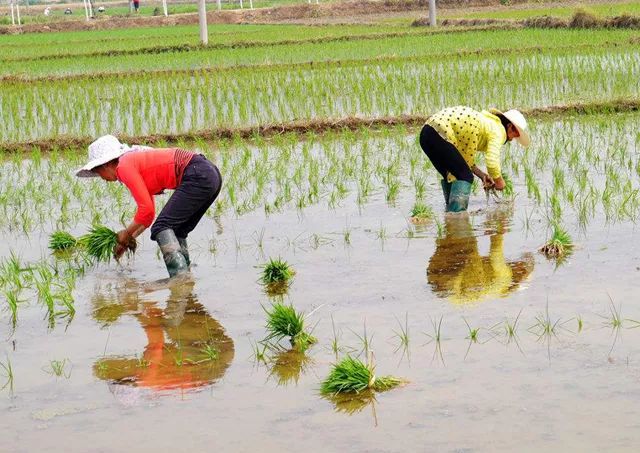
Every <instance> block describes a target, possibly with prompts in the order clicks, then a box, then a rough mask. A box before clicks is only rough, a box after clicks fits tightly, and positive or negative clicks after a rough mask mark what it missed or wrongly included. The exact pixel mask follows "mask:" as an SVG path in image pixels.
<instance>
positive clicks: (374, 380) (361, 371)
mask: <svg viewBox="0 0 640 453" xmlns="http://www.w3.org/2000/svg"><path fill="white" fill-rule="evenodd" d="M402 383H403V380H402V379H400V378H397V377H394V376H383V377H377V376H376V375H375V367H374V366H373V365H371V364H365V363H364V362H362V361H361V360H359V359H354V358H353V357H351V356H347V357H345V358H344V359H342V361H340V362H339V363H337V364H335V365H334V366H333V369H332V370H331V373H329V376H328V377H327V378H326V379H325V380H324V381H323V382H322V385H321V386H320V393H322V394H324V395H332V394H338V393H360V392H363V391H365V390H368V389H370V390H375V391H378V392H384V391H386V390H390V389H392V388H394V387H397V386H398V385H400V384H402Z"/></svg>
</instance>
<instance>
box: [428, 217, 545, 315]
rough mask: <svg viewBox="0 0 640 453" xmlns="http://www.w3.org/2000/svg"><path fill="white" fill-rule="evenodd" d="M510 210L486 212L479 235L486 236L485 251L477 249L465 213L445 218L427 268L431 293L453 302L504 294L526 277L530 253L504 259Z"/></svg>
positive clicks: (472, 229) (470, 225)
mask: <svg viewBox="0 0 640 453" xmlns="http://www.w3.org/2000/svg"><path fill="white" fill-rule="evenodd" d="M512 215H513V213H512V210H510V209H503V210H497V211H494V212H491V213H488V214H487V217H486V220H485V222H484V223H483V225H482V228H483V229H484V235H482V236H483V237H486V236H488V237H489V253H488V255H487V256H481V255H480V253H479V251H478V237H477V236H476V234H477V232H476V231H474V228H473V226H472V224H471V217H470V216H469V215H468V214H454V215H447V216H446V217H445V220H444V222H445V224H444V234H443V236H442V237H440V238H438V239H437V240H436V250H435V252H434V253H433V256H432V257H431V259H430V260H429V265H428V267H427V282H428V283H429V284H430V285H431V288H432V289H433V292H434V293H435V294H437V295H438V296H440V297H443V298H447V299H449V300H450V301H451V302H453V303H456V304H466V303H472V302H480V301H483V300H486V299H489V298H492V297H505V296H507V295H509V294H510V293H511V292H513V291H514V290H516V289H517V288H518V287H519V286H520V284H521V282H523V281H524V280H526V279H527V277H529V275H530V274H531V272H532V271H533V267H534V258H533V255H532V254H531V253H524V254H523V255H522V256H521V257H520V259H517V260H513V261H507V260H506V259H505V256H504V234H505V232H507V231H508V227H509V224H510V222H511V218H512Z"/></svg>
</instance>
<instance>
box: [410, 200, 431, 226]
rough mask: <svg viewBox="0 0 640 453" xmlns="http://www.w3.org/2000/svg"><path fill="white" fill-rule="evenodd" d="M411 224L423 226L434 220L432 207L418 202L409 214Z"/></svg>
mask: <svg viewBox="0 0 640 453" xmlns="http://www.w3.org/2000/svg"><path fill="white" fill-rule="evenodd" d="M409 216H410V217H411V222H412V223H414V224H423V223H427V222H430V221H432V220H433V218H434V214H433V209H431V207H430V206H429V205H427V204H425V203H423V202H421V201H416V203H415V204H414V205H413V208H411V212H410V213H409Z"/></svg>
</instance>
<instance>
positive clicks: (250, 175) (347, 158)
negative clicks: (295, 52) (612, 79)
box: [0, 113, 640, 325]
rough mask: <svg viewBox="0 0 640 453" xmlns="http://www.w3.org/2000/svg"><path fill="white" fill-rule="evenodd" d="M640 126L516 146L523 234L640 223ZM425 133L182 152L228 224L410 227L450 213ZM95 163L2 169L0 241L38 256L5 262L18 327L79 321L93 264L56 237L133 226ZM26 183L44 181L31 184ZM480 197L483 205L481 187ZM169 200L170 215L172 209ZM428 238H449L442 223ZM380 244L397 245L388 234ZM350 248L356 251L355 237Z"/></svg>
mask: <svg viewBox="0 0 640 453" xmlns="http://www.w3.org/2000/svg"><path fill="white" fill-rule="evenodd" d="M638 119H639V115H638V113H628V114H617V115H593V116H579V117H573V118H556V119H546V120H545V119H538V120H535V119H532V126H533V135H534V137H535V138H536V140H535V141H534V142H533V145H532V146H531V147H530V148H528V149H527V150H522V149H521V148H518V147H515V146H513V147H512V146H508V147H507V151H506V153H505V156H504V159H503V170H504V173H505V175H508V176H509V179H510V180H512V181H513V186H514V192H515V194H516V196H517V197H519V198H518V201H517V203H519V204H520V203H525V204H531V206H532V208H531V210H530V211H528V212H526V215H525V216H524V217H523V218H521V219H519V220H520V221H521V222H522V225H523V229H522V230H523V231H522V234H527V233H528V232H529V231H530V230H533V231H534V232H535V233H538V234H540V233H543V232H544V231H545V230H547V229H549V230H552V229H553V228H554V227H556V226H558V227H561V228H564V227H565V226H566V227H567V228H568V229H570V231H575V230H576V228H579V227H581V228H583V229H584V231H585V232H588V228H589V225H590V222H596V223H597V224H600V223H602V222H604V223H610V224H613V223H617V222H633V221H634V220H635V219H636V218H637V216H638V214H640V185H639V184H638V180H639V177H640V159H639V158H638V156H637V153H635V150H636V149H637V147H638V146H639V145H640V134H639V133H638V132H635V131H634V125H635V124H637V121H638ZM417 133H418V131H417V130H406V129H404V128H402V127H400V128H393V129H382V130H379V131H373V130H370V129H361V130H356V131H344V132H335V133H329V134H324V135H313V134H308V135H305V136H304V137H300V136H299V135H295V134H287V135H284V136H279V137H275V138H273V139H269V140H262V139H260V138H256V139H253V140H250V141H246V140H239V139H236V140H225V141H222V142H220V143H217V144H216V146H215V147H212V145H211V144H209V143H205V142H197V143H181V144H180V146H183V147H185V148H190V149H195V150H198V151H201V152H204V153H205V154H207V155H208V156H209V157H210V158H211V159H212V160H213V161H214V162H216V164H217V165H218V166H219V167H220V169H221V172H222V174H223V175H224V178H225V184H224V186H223V191H222V193H221V195H220V197H219V199H218V200H217V201H216V203H215V206H214V208H213V209H211V210H210V211H209V212H208V214H207V215H208V216H209V217H214V219H215V218H217V219H218V220H217V221H220V219H222V221H225V218H227V220H228V218H229V217H231V218H233V217H242V216H243V215H245V214H247V213H249V212H253V211H255V210H262V211H263V212H264V213H265V214H266V215H267V216H268V215H271V214H272V213H275V212H280V211H291V212H296V211H298V212H300V213H302V212H303V211H304V210H305V209H306V208H307V207H309V206H311V205H318V204H321V205H326V206H327V208H328V209H339V208H340V207H341V206H348V205H352V206H357V207H358V208H359V209H363V210H366V209H367V205H368V204H369V203H370V202H371V201H373V200H385V201H386V202H387V203H389V204H390V205H399V204H402V205H403V206H407V209H406V215H407V217H408V216H409V212H408V211H409V209H408V206H411V205H412V204H413V203H414V202H420V203H423V204H425V205H427V206H430V207H432V208H433V209H434V210H440V209H441V204H442V203H441V202H440V200H441V194H440V193H439V190H438V185H437V175H436V172H435V170H434V169H433V168H432V167H431V165H430V163H429V161H428V159H426V157H425V156H424V155H423V153H422V151H421V150H420V149H419V146H418V144H417V143H416V134H417ZM301 138H302V140H301ZM158 145H160V146H162V145H165V144H162V143H160V144H158ZM83 155H84V152H83V151H82V150H73V151H69V152H68V153H66V154H64V153H52V154H50V155H49V156H43V155H42V154H40V153H39V152H37V151H34V152H33V153H32V154H31V155H30V156H29V157H28V158H26V159H25V158H24V157H26V156H18V155H16V156H14V157H11V158H8V159H5V160H4V161H3V163H2V171H0V183H1V184H2V186H3V187H5V188H6V191H3V193H2V198H1V199H0V219H1V223H0V230H1V231H3V233H4V234H8V235H9V236H10V237H12V238H13V240H14V241H15V243H16V244H21V243H22V244H24V243H26V242H25V241H28V243H29V244H31V246H30V247H29V250H30V251H29V256H21V255H20V254H19V253H18V252H17V251H16V250H19V249H20V247H18V248H17V249H15V250H11V247H10V248H9V249H8V252H7V253H6V255H5V257H4V258H3V259H2V261H0V291H2V294H1V296H2V297H1V300H2V301H3V302H4V303H5V304H6V306H5V305H4V304H3V309H4V308H5V307H6V308H7V310H8V313H9V316H10V319H12V320H13V321H12V322H15V320H16V319H17V316H18V315H17V313H18V309H19V307H20V306H21V304H23V303H27V302H28V301H39V303H41V304H42V307H43V308H44V309H45V310H46V319H47V320H48V323H49V324H50V325H53V324H55V323H56V322H57V320H59V319H67V320H68V319H71V318H72V317H73V314H74V308H73V307H74V306H73V297H72V292H73V288H74V287H75V282H76V280H77V278H78V277H80V276H82V275H83V273H84V271H85V269H86V268H87V266H89V265H90V263H88V262H87V261H85V260H83V259H82V256H76V257H74V258H73V259H70V260H54V259H53V258H51V257H50V251H49V250H48V247H49V236H50V234H51V233H52V232H54V231H57V230H70V231H71V232H72V234H73V235H74V236H79V235H80V234H81V233H83V232H86V231H87V229H88V228H90V226H91V225H95V224H97V223H105V224H109V225H111V226H112V227H115V226H116V224H117V223H118V222H126V221H127V220H128V219H129V217H130V216H131V215H132V214H133V209H134V206H133V202H132V200H131V198H130V196H129V194H128V193H127V192H126V190H125V189H124V188H123V187H122V186H121V185H119V184H105V183H104V182H102V181H97V180H91V181H80V180H79V179H78V178H76V177H75V176H73V174H72V170H73V169H74V168H77V166H78V165H79V164H80V162H81V161H82V160H83V158H82V156H83ZM549 162H555V164H554V165H552V166H550V165H549ZM25 172H26V173H27V174H29V175H31V176H32V177H30V178H24V177H23V176H22V175H24V174H25ZM474 197H477V198H480V197H483V195H482V194H481V190H480V188H479V187H477V185H476V189H475V195H474ZM158 198H159V199H160V202H159V203H158V209H160V208H161V207H162V205H163V203H164V202H165V201H166V199H167V197H158ZM407 225H408V226H407V231H406V232H405V234H404V235H402V236H401V237H403V238H409V239H410V238H412V237H414V236H413V235H414V233H415V231H414V229H413V228H414V227H412V226H411V225H410V224H409V223H408V224H407ZM422 228H423V229H424V228H425V227H424V226H422ZM426 228H429V229H430V230H431V231H432V233H433V234H434V235H436V234H439V233H438V230H439V228H438V222H437V221H435V220H434V222H433V223H431V224H430V225H427V227H426ZM540 229H542V231H541V230H540ZM416 231H417V230H416ZM379 234H388V233H385V232H384V231H383V230H382V228H381V233H379ZM384 237H386V236H384ZM220 240H221V241H225V240H227V241H228V240H230V239H229V238H223V239H220ZM233 240H234V241H235V242H236V245H235V246H234V244H222V243H219V244H217V250H231V251H233V250H234V249H235V247H237V244H239V243H246V242H255V241H256V238H255V237H253V236H252V237H235V238H234V239H233ZM269 240H273V238H270V239H269ZM318 240H319V241H321V240H322V239H321V238H320V239H318ZM344 240H345V243H348V241H349V232H348V231H346V232H345V234H344ZM373 240H377V239H373ZM380 240H382V239H380ZM262 241H263V239H260V245H261V246H262V245H263V244H262ZM212 253H216V252H213V251H212Z"/></svg>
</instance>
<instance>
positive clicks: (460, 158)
mask: <svg viewBox="0 0 640 453" xmlns="http://www.w3.org/2000/svg"><path fill="white" fill-rule="evenodd" d="M514 138H515V139H516V140H517V141H518V142H519V143H520V144H521V145H522V146H528V145H529V141H530V139H529V134H528V132H527V121H526V120H525V119H524V116H523V115H522V113H520V112H519V111H518V110H509V111H507V112H504V113H503V112H501V111H499V110H496V109H491V110H490V111H486V110H483V111H482V112H479V111H476V110H474V109H472V108H469V107H463V106H458V107H450V108H446V109H444V110H441V111H439V112H437V113H435V114H434V115H432V116H431V117H430V118H429V119H428V120H427V123H426V124H425V125H424V127H423V128H422V131H421V132H420V147H421V148H422V150H423V151H424V153H425V154H426V155H427V157H428V158H429V160H431V163H432V164H433V166H434V167H435V168H436V170H437V171H438V173H440V175H442V178H443V179H442V181H441V184H442V192H443V193H444V199H445V204H446V206H447V211H450V212H459V211H466V210H467V206H468V204H469V195H470V194H471V183H473V176H474V175H475V176H477V177H478V178H480V179H481V180H482V182H483V185H484V187H485V188H495V189H497V190H503V189H504V188H505V182H504V180H503V178H502V174H501V171H500V150H501V148H502V145H503V144H505V143H506V142H508V141H511V140H513V139H514ZM478 152H483V153H484V154H485V160H486V163H487V172H488V173H489V174H487V173H485V172H483V171H482V170H480V169H479V168H478V167H477V166H476V155H477V154H478Z"/></svg>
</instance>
